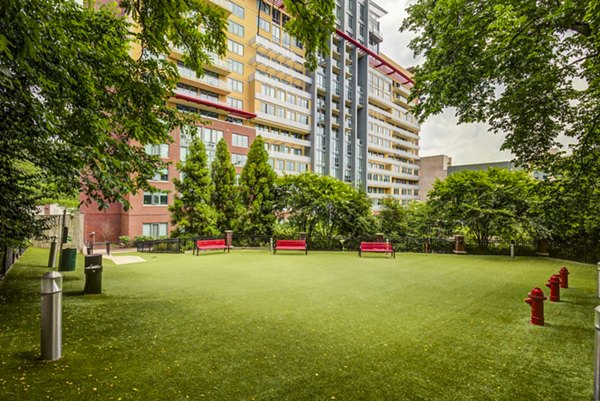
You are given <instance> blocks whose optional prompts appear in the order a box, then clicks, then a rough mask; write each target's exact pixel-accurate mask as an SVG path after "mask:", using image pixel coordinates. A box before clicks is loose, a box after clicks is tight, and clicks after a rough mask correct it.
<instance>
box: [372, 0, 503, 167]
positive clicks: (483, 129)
mask: <svg viewBox="0 0 600 401" xmlns="http://www.w3.org/2000/svg"><path fill="white" fill-rule="evenodd" d="M375 1H376V3H377V4H379V5H380V6H382V7H383V8H384V9H385V10H386V11H387V12H388V14H387V15H386V16H384V17H383V18H382V19H381V20H380V22H381V27H380V30H381V33H382V35H383V42H382V44H381V46H380V50H381V51H382V52H384V53H385V54H387V55H388V56H390V57H391V58H393V59H394V60H396V61H397V62H398V63H400V64H401V65H402V66H404V67H407V68H408V67H411V66H413V65H415V64H417V63H418V60H415V58H414V57H413V53H412V51H411V50H410V49H409V48H408V42H410V39H411V33H407V32H399V31H398V28H399V27H400V25H401V24H402V20H403V19H404V17H406V11H405V9H406V6H407V5H408V4H409V3H410V2H411V1H409V0H375ZM503 141H504V137H503V136H501V135H494V134H492V133H490V132H488V130H487V126H486V125H484V124H461V125H458V124H457V119H456V118H455V117H454V112H453V111H452V110H446V111H445V112H444V113H442V114H440V115H437V116H434V117H430V118H429V119H428V120H427V121H426V122H425V123H424V124H423V125H422V126H421V141H420V146H421V150H420V155H421V156H432V155H439V154H445V155H448V156H450V157H452V164H454V165H459V164H470V163H485V162H495V161H505V160H511V159H512V155H511V154H510V153H509V152H507V151H500V146H501V145H502V142H503Z"/></svg>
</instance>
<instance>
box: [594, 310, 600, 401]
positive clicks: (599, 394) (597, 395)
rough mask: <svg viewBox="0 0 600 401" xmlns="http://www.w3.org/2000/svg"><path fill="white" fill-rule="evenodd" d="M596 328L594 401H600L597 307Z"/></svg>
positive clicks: (599, 348) (598, 312)
mask: <svg viewBox="0 0 600 401" xmlns="http://www.w3.org/2000/svg"><path fill="white" fill-rule="evenodd" d="M594 312H595V319H594V321H595V322H594V326H595V327H596V330H595V331H596V353H595V355H596V360H595V361H594V362H595V365H594V400H595V401H600V306H596V309H595V310H594Z"/></svg>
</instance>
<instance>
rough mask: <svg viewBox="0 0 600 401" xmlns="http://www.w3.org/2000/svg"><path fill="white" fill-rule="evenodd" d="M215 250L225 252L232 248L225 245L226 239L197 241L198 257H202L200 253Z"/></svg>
mask: <svg viewBox="0 0 600 401" xmlns="http://www.w3.org/2000/svg"><path fill="white" fill-rule="evenodd" d="M213 249H222V250H223V252H225V250H227V252H229V249H231V247H230V246H228V245H226V244H225V240H224V239H199V240H196V255H200V251H210V250H213Z"/></svg>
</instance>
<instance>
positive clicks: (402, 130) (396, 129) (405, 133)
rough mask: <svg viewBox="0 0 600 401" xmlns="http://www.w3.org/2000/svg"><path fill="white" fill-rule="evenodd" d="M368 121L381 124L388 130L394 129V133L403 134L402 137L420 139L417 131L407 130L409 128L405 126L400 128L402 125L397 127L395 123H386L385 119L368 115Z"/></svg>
mask: <svg viewBox="0 0 600 401" xmlns="http://www.w3.org/2000/svg"><path fill="white" fill-rule="evenodd" d="M369 122H370V123H373V124H377V125H379V126H382V127H384V128H387V129H389V130H390V131H394V132H395V133H397V134H398V135H400V136H404V137H407V138H412V139H420V137H419V135H418V134H417V133H414V132H412V131H409V130H407V129H405V128H402V127H397V126H395V125H392V124H389V123H387V122H385V121H381V120H378V119H376V118H373V117H370V116H369Z"/></svg>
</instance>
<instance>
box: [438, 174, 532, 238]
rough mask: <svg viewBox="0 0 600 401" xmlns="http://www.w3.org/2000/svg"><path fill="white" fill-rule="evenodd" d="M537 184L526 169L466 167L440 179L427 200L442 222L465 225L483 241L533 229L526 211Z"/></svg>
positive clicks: (513, 235)
mask: <svg viewBox="0 0 600 401" xmlns="http://www.w3.org/2000/svg"><path fill="white" fill-rule="evenodd" d="M534 185H535V182H534V181H533V179H532V178H530V177H529V176H528V175H527V174H526V173H525V172H523V171H509V170H507V169H498V168H492V169H488V170H487V171H471V170H463V171H459V172H457V173H454V174H451V175H449V176H448V177H447V178H446V179H445V180H444V181H439V180H437V181H436V182H435V183H434V185H433V190H432V191H430V192H429V201H428V204H429V206H430V207H431V209H432V212H433V217H435V218H436V219H438V220H439V221H440V222H441V223H442V225H446V226H448V225H450V226H464V227H466V228H467V229H468V231H469V233H470V234H472V235H473V237H474V238H475V239H476V240H477V242H478V243H479V244H480V245H484V244H485V243H486V242H487V241H489V240H490V239H491V238H492V237H500V238H503V239H514V238H515V237H516V236H517V235H518V234H519V232H522V231H524V230H527V229H530V225H529V223H528V220H527V213H528V211H529V198H530V196H531V192H532V188H533V186H534Z"/></svg>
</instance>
